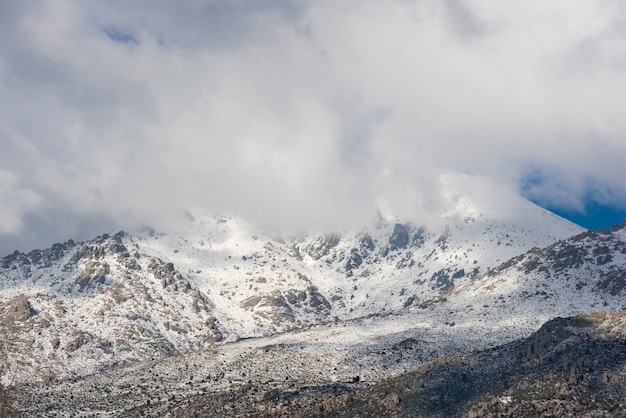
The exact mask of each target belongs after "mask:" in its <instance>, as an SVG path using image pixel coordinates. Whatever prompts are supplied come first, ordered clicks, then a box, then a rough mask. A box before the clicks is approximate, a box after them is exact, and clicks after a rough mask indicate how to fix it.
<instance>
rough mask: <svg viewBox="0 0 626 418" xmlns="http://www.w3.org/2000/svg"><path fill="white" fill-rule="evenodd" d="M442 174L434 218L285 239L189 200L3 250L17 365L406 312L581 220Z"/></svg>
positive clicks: (80, 365)
mask: <svg viewBox="0 0 626 418" xmlns="http://www.w3.org/2000/svg"><path fill="white" fill-rule="evenodd" d="M444 181H445V183H446V184H445V186H446V187H445V190H446V192H445V193H444V195H443V203H444V204H443V206H442V210H441V213H440V214H439V216H438V217H437V219H436V220H435V222H433V221H432V220H431V221H430V222H429V224H428V225H420V224H418V223H415V222H408V221H403V220H401V219H386V218H385V217H384V216H382V215H380V214H379V215H378V216H376V217H375V219H374V220H373V221H372V222H370V223H369V224H368V225H364V226H363V227H362V228H360V229H358V230H352V231H343V232H340V233H339V232H328V233H320V234H312V235H307V236H294V237H289V238H288V239H285V238H276V237H272V236H271V235H268V234H266V233H264V232H263V231H262V230H260V229H258V228H255V227H254V225H252V224H250V223H248V222H246V221H245V220H243V219H240V218H235V217H228V216H216V215H213V214H210V213H206V212H202V211H194V212H193V213H192V212H190V211H187V212H185V219H186V221H185V223H186V224H185V227H184V228H183V230H184V231H185V232H184V233H182V234H174V235H172V234H162V233H158V232H156V231H153V230H149V231H144V232H142V233H138V234H134V235H129V234H126V233H124V232H117V233H111V234H106V235H102V236H100V237H98V238H95V239H93V240H90V241H88V242H84V243H75V242H73V241H68V242H66V243H63V244H55V245H54V246H53V247H52V248H50V249H47V250H43V251H40V250H35V251H32V252H29V253H27V254H24V253H20V252H15V253H13V254H11V255H9V256H6V257H4V258H2V260H1V261H0V283H2V290H1V291H0V298H1V299H2V302H3V304H2V306H3V308H2V311H1V315H2V322H3V324H4V325H5V326H4V327H3V328H2V332H3V333H6V334H7V336H6V339H7V341H10V342H11V343H12V344H13V345H14V346H15V347H14V351H15V352H17V353H23V354H24V355H25V356H28V357H29V359H28V361H24V364H23V365H22V367H21V368H22V370H23V371H25V372H24V373H21V374H22V375H26V374H28V375H29V376H32V378H34V379H40V378H47V377H48V376H54V377H59V376H63V375H68V376H72V375H75V374H86V373H91V372H94V371H97V370H100V369H102V368H108V367H111V366H114V365H116V364H119V363H123V362H127V361H133V360H142V359H146V358H148V357H152V356H161V355H172V354H177V353H183V352H189V351H195V350H200V349H204V348H207V347H211V346H213V345H215V344H220V343H225V342H229V341H235V340H239V339H242V338H250V337H261V336H270V335H274V334H277V333H282V332H286V331H290V330H295V329H301V328H304V327H307V326H311V325H315V324H321V323H329V322H337V321H342V320H349V319H355V318H362V317H367V316H371V315H381V314H383V315H384V314H387V313H391V312H401V311H404V310H406V309H409V308H411V307H415V306H419V305H420V304H423V303H424V302H426V301H428V300H430V299H432V298H433V297H436V296H438V295H439V294H440V293H441V292H442V291H445V290H447V289H449V288H451V287H452V286H459V285H463V284H464V283H467V282H468V281H470V280H471V279H472V278H474V277H476V276H479V275H483V274H485V273H487V272H489V271H491V269H493V268H495V267H496V266H498V265H499V264H500V263H502V262H505V261H506V260H508V259H510V258H511V257H514V256H516V255H518V254H520V253H524V252H526V251H527V250H530V249H531V248H533V247H543V246H546V245H549V244H551V243H553V242H555V241H557V240H559V239H563V238H566V237H568V236H571V235H574V234H576V233H580V232H581V231H582V228H580V227H578V226H576V225H574V224H572V223H570V222H568V221H566V220H564V219H562V218H559V217H557V216H555V215H553V214H552V213H549V212H547V211H545V210H544V209H541V208H539V207H538V206H536V205H534V204H532V203H530V202H528V201H526V200H525V199H523V198H521V197H518V196H512V195H507V196H501V197H502V201H503V202H506V205H504V204H502V203H499V202H497V201H496V202H495V203H494V201H489V200H484V199H483V197H484V196H481V195H480V193H476V192H472V191H471V190H472V187H471V186H472V178H471V177H468V176H457V177H447V178H445V179H444ZM20 347H32V352H34V353H36V355H34V356H32V355H31V354H30V350H29V351H26V350H21V349H20ZM26 353H28V354H26ZM17 357H19V354H18V355H17ZM26 372H27V373H26Z"/></svg>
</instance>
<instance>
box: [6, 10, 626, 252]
mask: <svg viewBox="0 0 626 418" xmlns="http://www.w3.org/2000/svg"><path fill="white" fill-rule="evenodd" d="M0 7H1V8H2V9H1V10H0V56H1V57H2V58H0V88H1V89H2V91H3V95H2V98H0V146H1V150H2V152H0V169H1V170H3V171H2V172H3V173H5V176H9V177H10V178H12V179H19V181H17V180H12V183H11V185H9V183H8V182H5V183H2V184H0V195H1V196H13V195H14V194H16V193H17V194H18V195H19V193H21V192H24V193H27V194H28V193H32V194H33V196H34V195H36V196H38V198H39V199H40V203H39V204H38V205H30V206H29V205H25V204H24V205H16V206H12V207H13V208H15V209H12V210H13V212H9V211H8V212H7V213H14V215H12V216H13V217H14V220H13V221H11V223H10V224H11V225H13V226H12V228H13V229H11V231H13V232H11V233H12V234H13V233H14V231H15V230H16V228H17V230H19V229H20V228H22V230H21V231H22V234H23V236H25V237H26V236H31V235H32V236H34V235H35V234H33V233H32V231H33V230H34V229H35V228H36V229H37V230H39V231H45V233H42V235H41V236H39V237H36V238H33V239H32V240H26V241H19V245H23V246H28V245H31V246H42V245H46V243H49V242H51V241H54V240H61V239H67V238H70V237H73V238H78V239H84V238H88V236H86V234H87V233H92V231H94V230H97V229H98V228H99V227H101V228H105V227H106V228H110V227H112V226H116V225H117V226H120V227H124V228H132V227H134V226H137V225H140V224H145V223H150V224H159V223H160V224H163V223H164V222H165V221H164V218H163V216H164V214H165V213H168V212H172V211H176V210H178V208H180V207H183V206H194V205H195V206H204V207H209V208H212V209H214V210H217V211H235V212H240V213H244V214H247V215H249V216H254V217H256V218H258V219H259V220H260V221H262V222H266V223H268V224H272V225H283V227H284V228H307V227H308V228H332V227H336V226H338V225H346V224H349V223H359V222H362V221H363V220H364V219H367V218H368V217H370V216H371V214H372V213H373V212H374V211H375V210H376V209H378V208H380V207H381V206H386V207H393V208H398V207H407V208H409V209H406V210H404V209H403V210H400V209H394V210H392V212H393V211H395V212H396V213H411V214H412V215H411V216H414V217H420V216H427V214H428V213H431V212H433V211H437V202H438V201H439V200H440V198H441V190H440V189H441V184H440V183H439V181H438V179H439V178H440V175H441V174H442V173H445V172H458V171H461V172H467V173H475V174H478V175H481V176H486V177H490V178H492V179H496V180H497V181H498V182H500V183H503V184H506V185H508V187H510V188H512V189H514V190H517V189H520V188H521V187H523V186H524V185H527V184H528V182H529V181H528V178H527V176H528V175H529V173H531V172H533V170H540V171H541V172H542V173H558V175H557V174H554V175H555V176H557V177H550V178H551V179H552V180H553V181H543V182H541V183H537V184H534V185H533V193H534V194H535V195H536V196H550V195H552V196H553V197H554V198H558V200H559V202H561V203H562V205H564V206H570V207H572V208H576V207H577V205H579V202H580V201H581V198H582V196H584V195H588V194H589V189H590V188H592V189H593V190H595V191H596V192H595V193H596V194H597V195H598V196H603V198H604V199H606V200H608V201H609V203H614V204H616V205H623V206H626V204H625V203H624V202H623V200H620V199H619V198H618V197H619V196H624V195H626V180H624V179H625V178H626V176H624V175H623V168H622V166H623V163H622V161H621V158H620V156H623V155H626V141H624V140H623V138H624V133H625V132H626V126H625V124H626V121H625V120H624V118H623V116H622V113H623V111H622V107H623V105H622V103H620V102H621V98H622V97H623V95H624V93H626V91H624V90H626V73H625V72H624V71H623V65H624V62H626V50H625V49H624V47H623V45H626V43H624V36H625V35H626V32H625V31H623V30H622V29H621V28H623V27H626V26H625V25H624V23H626V22H624V13H623V11H622V10H621V9H620V6H619V4H618V3H614V2H609V1H592V0H574V1H567V2H566V1H564V0H562V1H554V2H539V1H521V0H516V1H511V2H508V3H507V7H499V6H497V5H494V4H493V3H492V2H487V1H476V2H466V1H463V0H449V1H445V2H439V1H435V0H422V1H409V0H392V1H390V2H386V3H385V4H382V3H380V2H378V1H374V0H360V1H356V0H338V1H327V0H320V1H305V2H300V1H298V2H296V1H288V0H281V1H276V2H269V3H268V2H262V1H218V0H206V1H200V0H198V1H191V2H186V3H185V4H183V5H181V4H175V5H174V4H173V3H172V2H166V1H134V2H122V1H112V2H106V3H102V2H96V1H86V2H72V1H46V0H41V1H38V2H4V3H3V4H2V5H1V6H0ZM9 177H7V178H9ZM556 184H558V186H555V185H556ZM555 188H556V190H558V194H555V193H554V190H555ZM18 200H19V199H18ZM403 202H404V203H403ZM407 216H408V215H407ZM33 217H35V218H36V219H38V221H33V219H35V218H33ZM68 218H69V219H76V223H77V224H81V225H83V226H84V227H81V229H82V231H84V232H82V233H81V232H80V231H78V232H76V231H77V230H76V227H75V226H74V227H71V225H70V224H68V223H67V222H63V223H61V224H63V225H64V226H65V227H66V228H65V229H64V230H65V231H68V233H67V234H64V232H63V231H62V230H60V229H59V228H56V227H52V226H49V227H44V226H42V225H43V224H46V222H47V223H48V224H49V225H57V224H60V223H59V222H58V220H59V219H64V220H65V219H68ZM5 219H9V217H8V216H7V217H6V218H5ZM7 225H9V223H7ZM20 225H22V226H20ZM7 231H8V229H7ZM70 232H71V233H72V234H73V235H70V236H67V235H69V233H70ZM2 233H3V232H2V231H0V234H2ZM4 233H5V235H4V236H2V235H0V253H4V252H7V251H10V249H11V248H10V247H11V245H12V244H15V243H18V241H17V240H15V239H14V238H9V236H8V235H6V231H5V232H4ZM29 234H30V235H29ZM76 235H78V236H76ZM12 236H14V235H12ZM25 249H28V247H26V248H25Z"/></svg>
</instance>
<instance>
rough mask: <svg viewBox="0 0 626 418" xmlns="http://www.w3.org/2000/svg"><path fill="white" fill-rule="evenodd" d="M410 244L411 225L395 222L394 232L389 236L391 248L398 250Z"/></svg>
mask: <svg viewBox="0 0 626 418" xmlns="http://www.w3.org/2000/svg"><path fill="white" fill-rule="evenodd" d="M408 245H409V227H408V226H406V225H402V224H395V226H394V227H393V233H392V234H391V236H390V237H389V250H390V251H396V250H401V249H404V248H406V247H407V246H408Z"/></svg>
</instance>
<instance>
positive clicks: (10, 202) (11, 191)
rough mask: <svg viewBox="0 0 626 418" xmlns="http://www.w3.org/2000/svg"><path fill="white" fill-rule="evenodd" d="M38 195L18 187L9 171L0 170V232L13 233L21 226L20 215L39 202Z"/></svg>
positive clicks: (30, 209)
mask: <svg viewBox="0 0 626 418" xmlns="http://www.w3.org/2000/svg"><path fill="white" fill-rule="evenodd" d="M39 201H40V199H39V196H37V195H36V194H35V193H33V192H32V191H30V190H24V189H22V188H20V187H19V184H18V181H17V179H16V178H15V176H13V175H12V174H11V173H8V172H6V171H3V170H0V234H15V233H17V232H19V231H20V229H22V227H23V222H22V216H23V215H24V214H26V213H29V212H32V211H33V210H34V209H35V208H36V207H37V205H38V204H39Z"/></svg>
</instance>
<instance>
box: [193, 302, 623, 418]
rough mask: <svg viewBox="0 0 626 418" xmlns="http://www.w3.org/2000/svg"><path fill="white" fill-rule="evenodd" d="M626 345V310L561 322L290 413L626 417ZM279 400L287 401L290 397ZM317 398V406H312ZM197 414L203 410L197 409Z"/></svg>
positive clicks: (306, 402) (301, 398)
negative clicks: (488, 348) (509, 341)
mask: <svg viewBox="0 0 626 418" xmlns="http://www.w3.org/2000/svg"><path fill="white" fill-rule="evenodd" d="M625 347H626V312H625V311H621V312H618V313H615V314H607V313H605V312H602V311H601V312H597V313H594V314H590V315H581V316H577V317H573V318H557V319H554V320H552V321H549V322H547V323H546V324H544V325H543V326H542V327H541V328H540V329H539V330H538V331H537V332H535V333H533V334H532V335H531V336H530V337H528V338H525V339H522V340H519V341H515V342H512V343H509V344H507V345H504V346H500V347H496V348H493V349H490V350H486V351H481V352H474V353H471V354H464V355H456V356H451V357H445V358H442V359H440V360H437V361H435V362H432V363H428V364H425V365H423V366H422V367H420V368H419V369H417V370H415V371H412V372H409V373H405V374H402V375H400V376H398V377H395V378H393V379H389V380H386V381H383V382H381V383H378V384H375V385H373V386H371V387H368V388H367V389H363V390H359V391H355V392H347V393H343V394H339V395H336V394H332V393H328V392H327V391H326V390H324V389H320V390H319V391H317V393H315V394H314V395H312V394H311V393H300V394H298V395H296V396H292V397H291V399H290V402H289V408H290V409H291V410H290V414H291V416H315V415H319V416H321V415H322V414H323V415H324V416H327V417H334V416H336V417H348V416H357V415H358V416H361V417H380V416H394V417H451V416H458V417H461V416H463V417H545V416H554V417H557V416H558V417H565V416H576V417H583V416H587V417H592V416H593V417H619V416H626V412H625V411H626V403H625V402H624V398H625V396H626V349H625ZM280 396H283V397H285V399H286V398H287V397H288V396H289V395H288V394H281V395H279V396H278V398H280ZM315 397H317V398H318V399H317V401H316V402H312V399H311V398H315ZM199 405H202V406H206V404H205V403H199ZM294 405H297V407H295V406H294ZM197 409H198V410H199V411H202V409H201V407H200V406H198V407H197ZM277 410H279V409H278V408H277ZM283 410H284V411H286V410H287V408H285V407H283ZM277 415H278V414H277ZM285 416H287V415H285Z"/></svg>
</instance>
